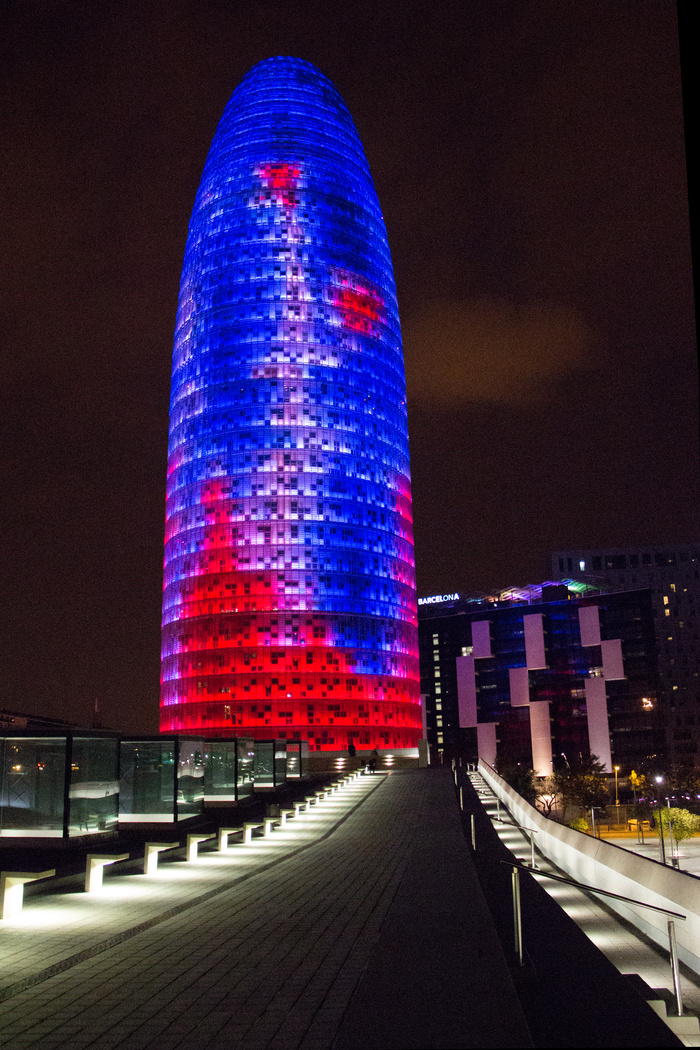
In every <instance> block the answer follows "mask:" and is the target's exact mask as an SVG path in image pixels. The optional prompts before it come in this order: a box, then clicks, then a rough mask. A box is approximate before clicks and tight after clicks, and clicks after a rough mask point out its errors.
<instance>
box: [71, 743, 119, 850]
mask: <svg viewBox="0 0 700 1050" xmlns="http://www.w3.org/2000/svg"><path fill="white" fill-rule="evenodd" d="M118 820H119V741H118V740H117V739H116V738H115V737H91V736H90V737H88V736H86V737H79V736H74V737H73V739H72V748H71V769H70V784H69V788H68V834H69V835H89V834H95V833H97V832H101V831H113V830H114V829H115V828H116V825H117V823H118Z"/></svg>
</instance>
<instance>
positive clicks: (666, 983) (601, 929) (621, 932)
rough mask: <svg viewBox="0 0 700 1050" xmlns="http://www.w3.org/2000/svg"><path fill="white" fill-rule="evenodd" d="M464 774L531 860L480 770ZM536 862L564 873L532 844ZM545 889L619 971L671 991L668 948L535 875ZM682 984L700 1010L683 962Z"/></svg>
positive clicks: (505, 836) (509, 839)
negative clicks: (635, 975)
mask: <svg viewBox="0 0 700 1050" xmlns="http://www.w3.org/2000/svg"><path fill="white" fill-rule="evenodd" d="M469 779H470V780H471V782H472V784H473V786H474V787H475V789H476V790H477V792H478V794H479V796H480V800H481V803H482V805H483V806H484V808H485V809H486V812H487V813H488V815H489V817H490V819H491V822H492V823H493V826H494V828H495V830H496V832H497V834H498V836H499V838H500V839H501V841H502V842H503V843H504V844H505V845H506V846H507V848H508V850H509V851H510V852H511V853H512V854H513V855H514V856H515V857H516V858H517V859H518V860H520V861H522V862H523V863H525V864H527V865H530V864H531V859H532V856H533V852H532V850H533V844H532V841H531V837H530V836H528V835H526V834H525V833H524V832H523V830H522V829H521V828H520V827H519V826H517V825H516V824H515V822H514V819H513V817H512V816H511V814H510V813H509V812H508V810H507V809H506V807H505V806H504V804H503V803H502V802H500V801H499V800H498V799H497V797H496V795H495V794H494V792H493V791H492V790H491V788H490V786H489V785H488V784H487V782H486V781H485V780H484V778H483V777H482V776H481V774H480V773H470V774H469ZM534 838H535V857H536V865H537V867H538V868H539V870H540V871H541V872H543V873H544V872H548V871H549V872H553V873H555V874H559V875H564V876H565V877H568V876H566V873H565V872H562V871H560V869H559V868H557V867H556V866H555V865H554V864H552V863H551V862H550V861H549V860H548V858H547V857H544V856H543V855H542V854H541V853H540V852H539V851H538V850H536V843H537V839H536V836H534ZM534 878H536V879H537V880H538V882H540V884H541V885H542V886H543V888H544V889H545V890H546V891H547V893H548V894H549V895H550V896H551V897H552V898H554V900H556V901H557V903H558V904H559V905H560V906H561V907H562V908H563V909H564V911H566V913H567V914H568V915H569V916H571V918H572V919H573V920H574V921H575V922H576V924H577V925H578V926H579V927H580V928H581V929H582V930H583V932H584V933H585V934H586V935H587V936H588V937H589V939H590V940H591V941H592V942H593V943H594V944H595V945H596V946H597V947H598V948H599V949H600V950H601V951H602V952H603V953H604V955H605V956H606V957H607V958H608V959H609V960H610V961H611V962H612V963H613V965H614V966H615V967H616V968H617V969H618V970H619V971H620V973H637V974H639V976H640V977H642V979H643V980H644V981H645V982H646V983H647V984H648V985H649V987H650V988H663V989H666V990H667V991H668V993H669V996H670V995H672V993H673V978H672V973H671V967H670V964H669V958H668V954H664V953H663V952H662V951H661V950H660V949H659V948H657V946H656V945H654V944H653V943H652V942H651V941H649V940H648V939H647V938H646V937H644V935H643V934H641V933H638V932H637V931H636V930H635V929H634V927H632V926H631V925H630V924H628V923H626V922H625V921H624V920H622V919H621V918H618V917H616V916H615V915H614V914H613V913H612V912H611V911H609V910H608V909H607V908H605V907H604V906H602V905H601V904H599V903H598V900H597V899H596V898H594V897H593V896H592V895H591V894H589V893H585V892H584V891H582V890H578V889H576V888H575V887H573V886H566V885H563V884H561V883H557V882H554V881H553V880H551V879H547V878H545V877H544V876H537V875H535V876H534ZM681 988H682V994H683V1002H684V1006H685V1007H687V1008H689V1009H691V1010H692V1011H693V1012H694V1013H696V1014H700V980H698V979H697V978H696V977H694V975H692V974H691V972H690V971H689V970H687V969H686V968H685V967H684V968H682V974H681ZM699 1043H700V1041H698V1042H694V1041H692V1040H691V1041H687V1042H686V1045H691V1046H695V1045H699Z"/></svg>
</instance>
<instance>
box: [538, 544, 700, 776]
mask: <svg viewBox="0 0 700 1050" xmlns="http://www.w3.org/2000/svg"><path fill="white" fill-rule="evenodd" d="M552 570H553V571H554V572H555V573H560V574H566V575H569V576H574V577H576V578H577V579H579V580H582V581H585V582H587V583H589V584H593V585H595V586H597V587H599V588H600V589H601V590H604V591H627V590H636V589H637V588H640V587H647V588H649V590H650V591H651V597H652V607H653V615H654V631H655V635H656V644H657V648H658V654H659V688H660V693H659V700H660V703H661V706H662V711H663V715H664V723H665V727H666V741H665V751H666V755H667V758H668V759H669V760H670V762H671V763H673V764H674V765H677V766H678V765H685V764H690V763H692V764H695V765H698V764H700V617H699V613H700V541H699V542H697V543H691V544H680V545H674V546H647V547H606V548H604V549H601V550H568V551H555V552H554V553H553V554H552Z"/></svg>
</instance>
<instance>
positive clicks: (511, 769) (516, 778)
mask: <svg viewBox="0 0 700 1050" xmlns="http://www.w3.org/2000/svg"><path fill="white" fill-rule="evenodd" d="M498 775H499V776H501V777H503V779H504V780H505V781H506V783H507V784H510V786H511V787H512V788H513V791H517V792H518V794H519V795H520V797H521V798H524V799H525V801H526V802H529V803H530V805H534V803H535V799H536V798H537V788H536V787H535V771H534V769H528V768H527V766H521V765H520V763H518V762H507V761H506V762H499V763H498Z"/></svg>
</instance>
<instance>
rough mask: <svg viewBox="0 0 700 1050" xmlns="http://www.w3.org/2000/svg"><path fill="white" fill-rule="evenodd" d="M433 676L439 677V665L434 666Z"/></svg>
mask: <svg viewBox="0 0 700 1050" xmlns="http://www.w3.org/2000/svg"><path fill="white" fill-rule="evenodd" d="M435 677H436V678H439V677H440V668H439V667H436V668H435Z"/></svg>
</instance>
